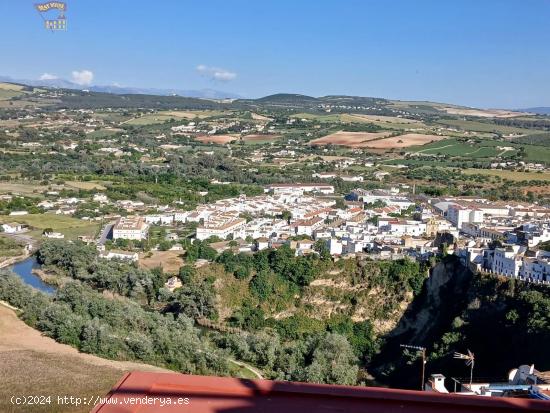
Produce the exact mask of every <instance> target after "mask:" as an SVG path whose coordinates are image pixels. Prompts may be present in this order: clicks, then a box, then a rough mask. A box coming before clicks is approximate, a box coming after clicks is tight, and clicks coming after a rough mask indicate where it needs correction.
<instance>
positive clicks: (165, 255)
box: [139, 251, 184, 274]
mask: <svg viewBox="0 0 550 413" xmlns="http://www.w3.org/2000/svg"><path fill="white" fill-rule="evenodd" d="M148 255H149V253H145V254H140V256H139V266H140V267H141V268H148V269H153V268H157V267H161V268H162V270H163V271H164V272H165V273H168V274H177V272H178V270H179V269H180V267H181V266H183V265H184V262H183V259H182V255H183V251H151V256H148Z"/></svg>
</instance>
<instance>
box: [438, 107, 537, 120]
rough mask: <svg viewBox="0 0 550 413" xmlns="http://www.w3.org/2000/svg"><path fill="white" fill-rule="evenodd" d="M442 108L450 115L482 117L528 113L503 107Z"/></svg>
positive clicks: (509, 116) (508, 116) (507, 116)
mask: <svg viewBox="0 0 550 413" xmlns="http://www.w3.org/2000/svg"><path fill="white" fill-rule="evenodd" d="M442 110H444V111H445V112H447V113H448V114H449V115H460V116H477V117H480V118H514V117H516V116H525V115H527V113H524V112H514V111H511V110H502V109H465V108H456V107H443V108H442Z"/></svg>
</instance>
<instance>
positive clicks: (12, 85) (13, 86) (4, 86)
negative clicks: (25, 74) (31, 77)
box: [0, 83, 23, 91]
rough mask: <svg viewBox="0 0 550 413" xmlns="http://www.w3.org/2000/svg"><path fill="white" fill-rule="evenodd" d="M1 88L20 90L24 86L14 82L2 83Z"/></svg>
mask: <svg viewBox="0 0 550 413" xmlns="http://www.w3.org/2000/svg"><path fill="white" fill-rule="evenodd" d="M0 90H14V91H19V90H23V86H21V85H14V84H13V83H0Z"/></svg>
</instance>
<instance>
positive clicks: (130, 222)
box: [113, 217, 149, 240]
mask: <svg viewBox="0 0 550 413" xmlns="http://www.w3.org/2000/svg"><path fill="white" fill-rule="evenodd" d="M148 232H149V224H147V223H146V222H145V220H144V219H143V218H142V217H121V218H119V219H118V221H117V223H116V224H115V226H114V227H113V239H115V240H116V239H131V240H142V239H146V238H147V233H148Z"/></svg>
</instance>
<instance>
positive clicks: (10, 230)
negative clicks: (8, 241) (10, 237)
mask: <svg viewBox="0 0 550 413" xmlns="http://www.w3.org/2000/svg"><path fill="white" fill-rule="evenodd" d="M2 230H3V231H4V232H5V233H6V234H15V233H16V232H21V231H22V230H23V225H21V224H19V223H17V222H8V223H6V224H2Z"/></svg>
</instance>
